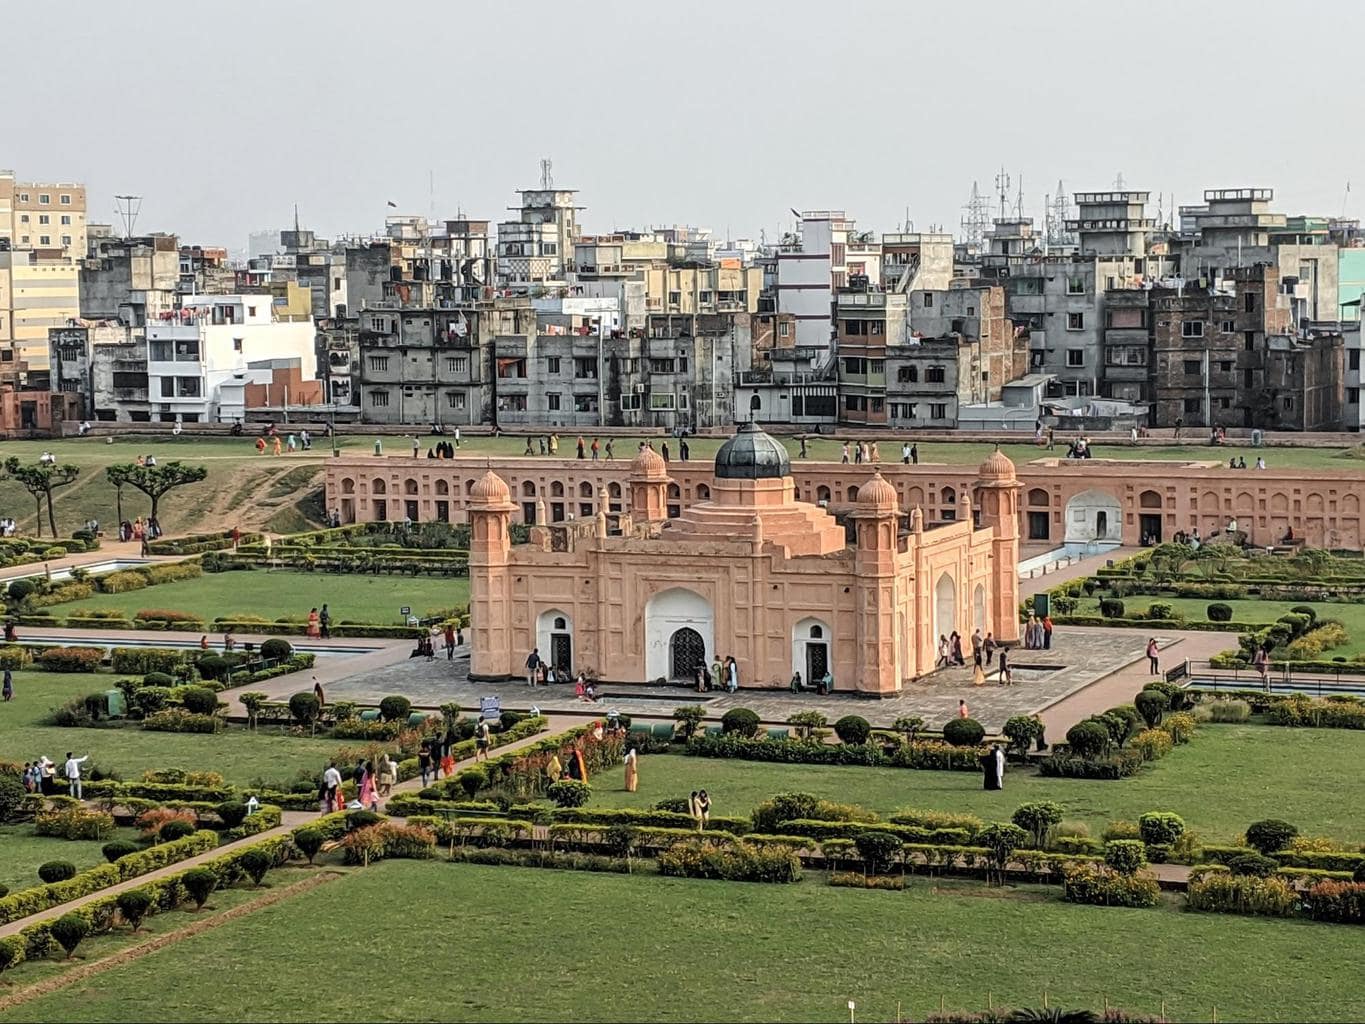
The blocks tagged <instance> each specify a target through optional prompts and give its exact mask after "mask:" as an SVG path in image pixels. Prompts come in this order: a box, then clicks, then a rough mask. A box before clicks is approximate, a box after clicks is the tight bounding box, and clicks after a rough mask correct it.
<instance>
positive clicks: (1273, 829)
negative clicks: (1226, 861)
mask: <svg viewBox="0 0 1365 1024" xmlns="http://www.w3.org/2000/svg"><path fill="white" fill-rule="evenodd" d="M1298 834H1299V830H1298V829H1297V828H1295V827H1294V826H1293V825H1291V824H1289V822H1287V821H1281V820H1280V819H1278V818H1267V819H1266V820H1264V821H1257V822H1253V823H1252V824H1250V825H1248V826H1247V834H1246V841H1247V845H1248V846H1250V847H1253V848H1254V849H1256V850H1258V851H1260V852H1261V853H1263V854H1264V855H1266V856H1267V857H1268V856H1270V855H1271V854H1272V853H1276V852H1278V851H1280V850H1283V849H1284V848H1285V847H1287V846H1288V845H1289V844H1290V842H1292V841H1293V839H1294V837H1295V836H1297V835H1298Z"/></svg>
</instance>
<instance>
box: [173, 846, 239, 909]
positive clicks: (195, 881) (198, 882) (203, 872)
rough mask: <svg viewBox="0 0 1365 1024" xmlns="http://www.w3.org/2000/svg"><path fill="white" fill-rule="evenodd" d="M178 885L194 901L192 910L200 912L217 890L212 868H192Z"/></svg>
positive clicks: (215, 876) (216, 876) (215, 875)
mask: <svg viewBox="0 0 1365 1024" xmlns="http://www.w3.org/2000/svg"><path fill="white" fill-rule="evenodd" d="M249 852H255V851H249ZM180 883H181V884H182V885H183V886H184V887H185V891H186V892H187V893H189V894H190V899H192V900H194V909H195V910H200V909H202V908H203V906H204V904H205V903H207V902H208V900H209V897H210V896H211V895H213V890H214V889H216V888H218V875H217V874H216V873H215V872H214V871H213V869H212V868H193V869H191V870H189V871H186V872H185V874H184V875H182V876H181V879H180Z"/></svg>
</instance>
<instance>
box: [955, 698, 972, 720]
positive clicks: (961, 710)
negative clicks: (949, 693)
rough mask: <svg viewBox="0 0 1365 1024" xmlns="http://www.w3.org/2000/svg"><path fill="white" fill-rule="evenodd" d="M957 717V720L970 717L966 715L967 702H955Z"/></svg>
mask: <svg viewBox="0 0 1365 1024" xmlns="http://www.w3.org/2000/svg"><path fill="white" fill-rule="evenodd" d="M957 717H958V718H970V717H971V715H970V714H968V713H967V702H966V701H965V700H959V701H958V702H957Z"/></svg>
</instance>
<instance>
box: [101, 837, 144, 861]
mask: <svg viewBox="0 0 1365 1024" xmlns="http://www.w3.org/2000/svg"><path fill="white" fill-rule="evenodd" d="M140 849H142V847H140V846H138V845H137V843H134V842H131V841H129V840H127V839H115V840H113V841H111V842H108V843H105V844H104V845H103V846H101V847H100V853H102V854H104V859H105V860H107V861H108V862H109V863H110V864H112V863H114V861H116V860H118V859H119V858H120V857H126V856H128V854H130V853H137V851H138V850H140Z"/></svg>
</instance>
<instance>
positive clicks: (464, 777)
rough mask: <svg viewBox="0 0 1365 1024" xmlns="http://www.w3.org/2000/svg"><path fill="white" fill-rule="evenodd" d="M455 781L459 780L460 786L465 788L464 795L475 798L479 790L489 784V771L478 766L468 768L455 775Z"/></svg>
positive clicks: (471, 798)
mask: <svg viewBox="0 0 1365 1024" xmlns="http://www.w3.org/2000/svg"><path fill="white" fill-rule="evenodd" d="M455 781H456V782H458V783H459V784H460V788H461V789H463V790H464V795H465V796H466V797H468V798H469V799H470V800H473V799H474V797H475V795H477V794H478V792H479V790H481V789H483V787H484V786H486V785H488V773H487V772H485V771H484V770H483V769H482V768H478V767H474V768H466V769H465V770H464V771H462V772H460V774H459V775H457V776H455Z"/></svg>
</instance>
